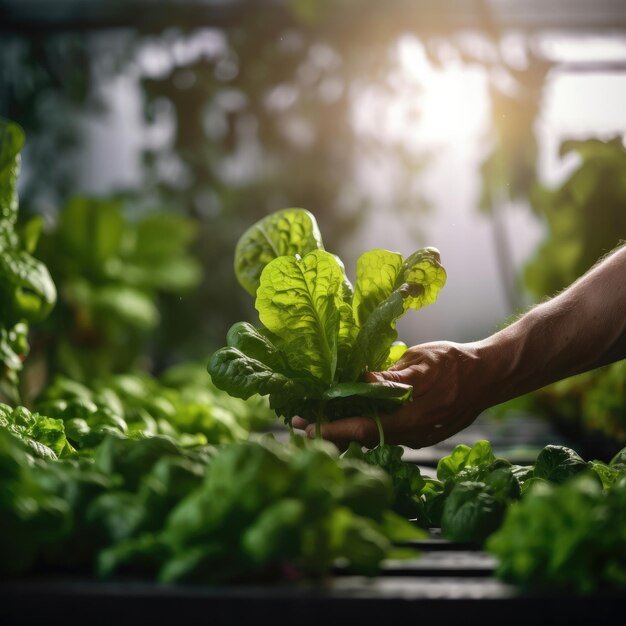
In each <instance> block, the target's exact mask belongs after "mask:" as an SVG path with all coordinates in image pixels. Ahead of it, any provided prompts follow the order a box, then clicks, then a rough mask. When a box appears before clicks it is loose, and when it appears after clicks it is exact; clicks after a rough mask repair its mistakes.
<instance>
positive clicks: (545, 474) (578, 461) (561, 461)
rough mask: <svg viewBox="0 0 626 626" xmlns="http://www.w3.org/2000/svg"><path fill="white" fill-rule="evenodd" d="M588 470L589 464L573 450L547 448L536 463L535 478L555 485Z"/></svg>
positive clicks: (556, 447)
mask: <svg viewBox="0 0 626 626" xmlns="http://www.w3.org/2000/svg"><path fill="white" fill-rule="evenodd" d="M586 469H587V463H586V462H585V461H584V460H583V459H582V458H581V457H580V455H579V454H578V453H576V452H575V451H574V450H572V449H571V448H567V447H565V446H555V445H548V446H546V447H545V448H544V449H543V450H542V451H541V452H540V453H539V456H538V457H537V460H536V461H535V469H534V472H533V476H534V477H536V478H543V479H545V480H549V481H551V482H553V483H564V482H565V481H566V480H569V479H570V478H571V477H572V476H575V475H576V474H578V473H580V472H584V471H585V470H586Z"/></svg>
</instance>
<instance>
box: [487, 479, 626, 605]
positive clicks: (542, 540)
mask: <svg viewBox="0 0 626 626" xmlns="http://www.w3.org/2000/svg"><path fill="white" fill-rule="evenodd" d="M625 526H626V476H624V474H622V478H621V479H620V480H619V481H617V482H615V484H614V485H613V486H611V487H609V488H606V489H603V488H602V486H601V485H600V484H599V482H598V481H597V480H595V479H593V478H592V477H590V476H589V475H587V474H581V475H579V476H577V477H575V478H574V479H572V480H570V481H568V482H567V483H565V484H563V485H560V486H557V485H551V484H549V483H541V484H537V485H535V486H534V487H532V488H531V489H529V490H528V492H527V493H526V494H525V495H524V497H523V498H522V500H521V501H520V502H517V503H515V504H513V505H511V507H510V508H509V510H508V512H507V515H506V517H505V520H504V523H503V525H502V527H501V528H500V530H498V531H497V532H495V533H494V534H493V535H492V536H491V537H490V538H489V539H488V540H487V549H488V550H489V551H490V552H491V553H493V554H494V555H495V556H496V557H497V558H498V568H497V575H498V576H500V577H501V578H503V579H504V580H506V581H508V582H511V583H514V584H517V585H520V586H522V587H524V588H527V589H541V590H543V591H545V590H546V589H558V590H562V591H568V592H573V593H577V594H590V593H596V592H607V591H610V590H611V589H623V588H624V586H626V566H625V562H624V556H623V555H624V552H625V551H626V536H625V535H624V527H625Z"/></svg>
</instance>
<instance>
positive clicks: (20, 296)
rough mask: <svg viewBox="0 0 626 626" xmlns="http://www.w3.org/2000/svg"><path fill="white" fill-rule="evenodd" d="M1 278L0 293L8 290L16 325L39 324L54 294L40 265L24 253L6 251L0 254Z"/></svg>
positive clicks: (51, 284) (50, 280)
mask: <svg viewBox="0 0 626 626" xmlns="http://www.w3.org/2000/svg"><path fill="white" fill-rule="evenodd" d="M0 276H2V278H3V279H4V280H3V283H4V284H3V285H2V289H3V290H6V289H9V290H10V295H9V298H10V299H11V305H10V307H9V308H11V309H12V311H11V312H12V317H13V319H14V320H15V321H18V320H19V319H26V320H28V321H39V320H42V319H44V318H45V317H46V316H47V315H48V313H50V311H51V309H52V307H53V306H54V304H55V302H56V296H57V293H56V287H55V285H54V282H53V280H52V277H51V276H50V273H49V272H48V268H47V267H46V266H45V265H44V264H43V263H41V262H39V261H37V259H34V258H33V257H32V256H30V254H28V252H26V251H23V250H19V251H9V250H5V251H3V252H2V254H0ZM5 306H7V305H6V304H5Z"/></svg>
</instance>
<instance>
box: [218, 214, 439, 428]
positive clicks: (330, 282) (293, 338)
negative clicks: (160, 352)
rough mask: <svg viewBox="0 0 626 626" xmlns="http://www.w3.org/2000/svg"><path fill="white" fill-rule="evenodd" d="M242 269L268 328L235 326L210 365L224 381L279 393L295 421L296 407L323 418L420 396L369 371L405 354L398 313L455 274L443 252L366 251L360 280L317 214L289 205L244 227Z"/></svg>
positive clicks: (381, 408)
mask: <svg viewBox="0 0 626 626" xmlns="http://www.w3.org/2000/svg"><path fill="white" fill-rule="evenodd" d="M311 247H315V249H312V250H311ZM235 267H236V268H238V269H237V275H238V276H239V277H240V280H241V281H242V286H243V287H244V288H246V289H247V290H248V291H253V290H255V289H256V291H255V294H256V302H255V306H256V309H257V311H258V313H259V319H260V321H261V323H262V324H263V327H262V328H260V329H256V328H254V327H253V326H252V325H250V324H246V323H237V324H235V325H234V326H233V327H232V328H231V330H230V331H229V333H228V335H227V342H228V346H227V347H226V348H222V349H220V350H218V351H216V352H215V353H213V354H212V356H211V358H210V360H209V364H208V371H209V373H210V374H211V377H212V380H213V382H214V384H215V385H216V386H217V387H219V388H221V389H224V390H225V391H227V392H228V393H230V394H232V395H235V396H238V397H241V398H248V397H250V396H251V395H252V394H254V393H258V394H261V395H269V400H270V404H271V406H272V408H273V409H274V410H275V411H276V413H277V414H278V415H279V416H282V417H284V418H285V420H286V421H289V420H290V419H291V418H292V417H293V416H294V415H296V414H298V415H302V416H304V417H307V418H309V419H316V420H321V419H336V418H339V417H343V416H346V415H357V414H364V415H375V414H377V413H378V412H385V413H386V412H390V411H392V410H393V409H394V408H395V407H397V406H399V405H400V404H401V403H403V402H405V401H407V400H409V399H410V392H411V389H410V388H409V387H408V386H407V385H401V384H398V383H367V384H366V383H363V382H362V377H363V374H364V372H366V371H368V370H369V371H378V370H380V369H381V368H382V367H385V366H388V365H389V363H390V356H391V354H392V348H393V354H394V356H399V355H400V354H401V353H402V351H401V350H398V349H397V346H396V345H395V342H396V340H397V330H396V320H397V319H398V318H399V317H401V316H402V315H403V314H404V313H405V312H406V311H407V310H408V309H410V308H413V309H419V308H421V307H422V306H424V305H426V304H430V303H432V302H434V301H435V299H436V296H437V293H438V291H439V290H440V289H441V288H442V287H443V285H444V284H445V279H446V274H445V270H444V269H443V267H442V266H441V265H440V263H439V253H438V252H437V250H435V249H434V248H424V249H422V250H419V251H418V252H416V253H414V254H413V255H411V256H410V257H408V258H407V259H403V258H402V257H401V256H400V255H399V254H396V253H393V252H388V251H386V250H373V251H370V252H366V253H365V254H364V255H362V256H361V258H360V259H359V261H358V263H357V276H356V286H355V287H354V288H353V287H352V285H351V283H350V281H349V280H348V278H347V276H346V274H345V270H344V267H343V264H342V262H341V261H340V260H339V259H338V257H336V256H335V255H333V254H331V253H329V252H327V251H325V250H324V249H323V244H322V241H321V237H320V236H319V230H318V228H317V223H316V222H315V218H314V217H313V215H312V214H311V213H309V212H308V211H305V210H303V209H286V210H283V211H280V212H278V213H276V214H271V215H269V216H267V217H266V218H264V219H263V220H261V221H260V222H258V223H257V224H254V225H253V226H252V227H250V228H249V229H248V230H247V231H246V232H245V233H244V235H243V236H242V239H241V240H240V242H239V244H238V246H237V248H236V255H235ZM257 276H258V286H257V279H256V277H257Z"/></svg>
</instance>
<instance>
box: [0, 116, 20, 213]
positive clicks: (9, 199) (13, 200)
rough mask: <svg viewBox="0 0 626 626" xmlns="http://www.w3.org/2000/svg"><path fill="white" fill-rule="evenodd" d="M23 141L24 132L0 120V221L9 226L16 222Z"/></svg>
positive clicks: (14, 125) (15, 125) (16, 126)
mask: <svg viewBox="0 0 626 626" xmlns="http://www.w3.org/2000/svg"><path fill="white" fill-rule="evenodd" d="M24 139H25V137H24V131H23V130H22V129H21V128H20V127H19V126H18V125H17V124H13V123H11V122H7V121H6V120H4V119H2V118H0V221H2V220H6V221H7V222H9V223H11V224H15V222H16V220H17V209H18V202H19V201H18V195H17V179H18V177H19V173H20V151H21V150H22V147H23V146H24Z"/></svg>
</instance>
